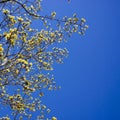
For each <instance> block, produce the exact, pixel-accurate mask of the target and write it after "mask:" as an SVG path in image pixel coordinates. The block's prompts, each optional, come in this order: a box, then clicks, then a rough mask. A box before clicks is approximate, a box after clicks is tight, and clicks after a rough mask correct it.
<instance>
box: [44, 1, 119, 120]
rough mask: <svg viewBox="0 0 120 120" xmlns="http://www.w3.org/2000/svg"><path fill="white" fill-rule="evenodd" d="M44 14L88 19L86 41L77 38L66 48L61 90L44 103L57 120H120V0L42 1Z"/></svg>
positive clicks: (58, 73)
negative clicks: (53, 11) (53, 12)
mask: <svg viewBox="0 0 120 120" xmlns="http://www.w3.org/2000/svg"><path fill="white" fill-rule="evenodd" d="M43 5H44V7H43V12H46V11H47V12H48V13H50V12H51V11H52V10H55V11H56V12H57V16H58V17H62V16H64V15H68V16H72V14H73V13H74V12H76V13H77V15H78V16H79V17H85V18H86V19H87V24H89V29H88V31H87V32H86V35H85V36H84V37H79V36H78V35H73V36H72V37H71V39H70V40H69V42H68V43H67V44H66V45H65V46H66V47H67V48H68V49H69V52H70V54H69V57H68V58H67V59H65V60H64V64H62V65H56V66H55V67H56V68H55V71H54V72H53V73H54V75H55V79H56V81H57V83H58V84H60V85H61V86H62V89H61V90H60V91H55V92H50V94H48V93H46V98H44V99H45V101H44V102H46V104H47V105H48V106H49V107H51V108H52V110H53V111H52V114H55V115H56V116H57V117H58V120H120V47H119V45H120V40H119V38H120V33H119V27H120V24H119V21H120V14H119V11H120V8H119V5H120V2H119V0H114V1H113V0H71V3H70V4H67V2H66V0H61V1H56V0H52V1H51V2H50V1H47V0H45V1H43Z"/></svg>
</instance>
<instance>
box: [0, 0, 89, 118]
mask: <svg viewBox="0 0 120 120" xmlns="http://www.w3.org/2000/svg"><path fill="white" fill-rule="evenodd" d="M0 11H1V13H0V105H1V106H3V107H5V106H7V107H9V108H10V109H11V113H10V112H9V113H8V115H7V116H3V118H0V120H10V119H12V120H24V119H25V118H26V117H27V119H33V118H32V114H33V112H36V113H37V112H38V115H37V116H36V118H34V119H37V120H45V119H46V120H57V118H56V117H52V118H47V117H46V114H47V113H49V112H50V109H49V108H47V107H46V106H45V105H44V104H43V103H42V102H41V100H42V97H43V96H44V92H43V91H44V89H48V90H57V89H59V86H56V82H55V81H54V77H53V76H52V75H50V73H48V72H49V71H51V70H53V63H54V62H57V63H62V62H63V58H64V57H67V56H68V51H67V49H66V48H58V47H55V46H57V44H60V43H62V42H64V41H66V39H67V38H68V37H70V36H71V35H72V34H73V33H75V32H76V33H78V34H80V35H83V34H84V32H85V31H86V29H87V28H88V26H87V25H86V24H85V22H86V20H85V19H84V18H81V19H79V18H77V15H76V14H74V15H73V17H71V18H69V17H66V16H65V17H63V18H62V19H57V18H56V12H55V11H53V12H52V13H51V14H50V15H41V0H0ZM36 21H38V22H39V23H40V24H42V25H43V27H42V28H40V30H38V29H36V28H33V27H32V26H33V25H34V24H35V22H36ZM50 23H53V24H54V26H56V27H53V26H52V25H50ZM39 27H40V26H39ZM39 27H38V28H39ZM46 71H47V73H46ZM11 88H12V89H11ZM36 96H37V97H36ZM4 109H5V108H4ZM11 115H12V116H11Z"/></svg>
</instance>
